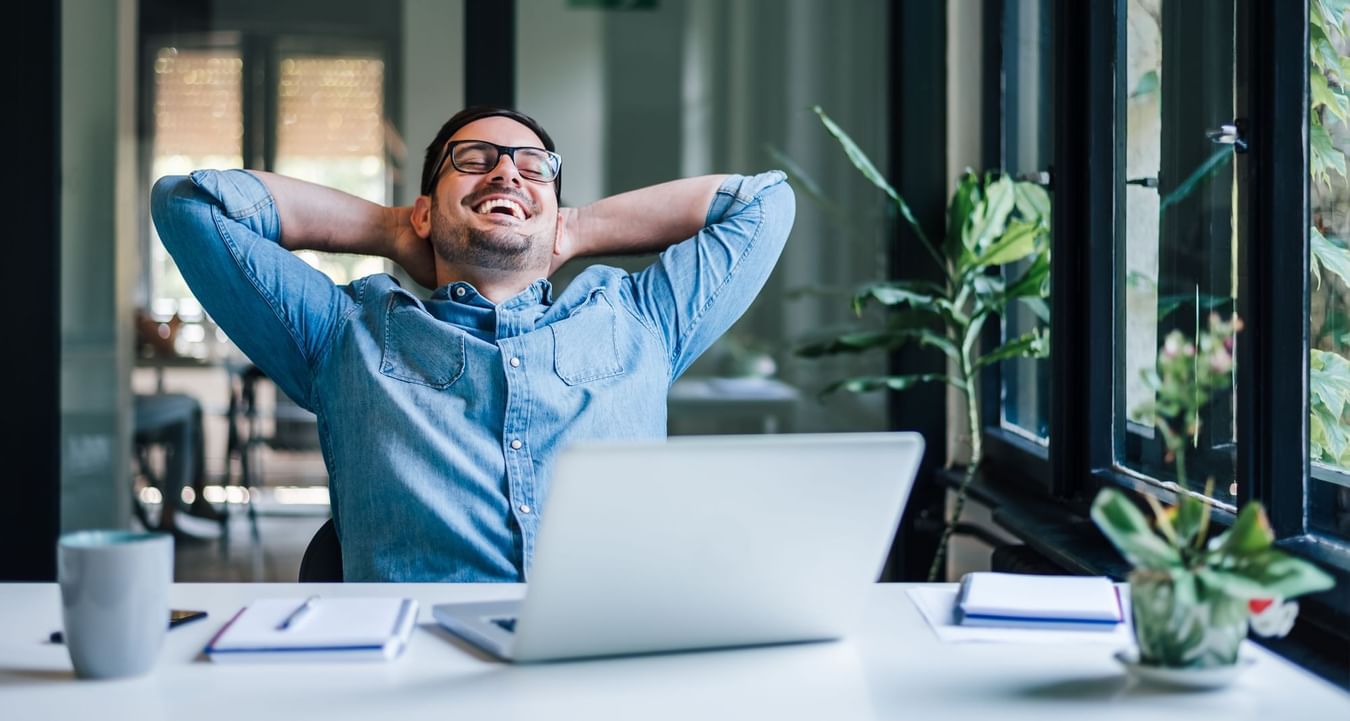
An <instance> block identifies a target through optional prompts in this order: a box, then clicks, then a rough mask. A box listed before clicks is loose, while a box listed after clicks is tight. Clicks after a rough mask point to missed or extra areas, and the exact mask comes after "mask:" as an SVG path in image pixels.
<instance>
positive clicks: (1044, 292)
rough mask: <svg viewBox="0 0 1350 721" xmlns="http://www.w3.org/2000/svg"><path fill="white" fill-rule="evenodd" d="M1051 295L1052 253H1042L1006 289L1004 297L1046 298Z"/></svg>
mask: <svg viewBox="0 0 1350 721" xmlns="http://www.w3.org/2000/svg"><path fill="white" fill-rule="evenodd" d="M1049 295H1050V254H1049V253H1048V252H1046V253H1041V254H1040V255H1037V256H1036V259H1035V260H1033V261H1032V262H1031V265H1029V266H1027V269H1026V272H1024V273H1022V277H1020V278H1018V279H1017V280H1015V281H1013V282H1012V284H1011V285H1009V286H1008V288H1007V290H1005V291H1004V297H1006V298H1008V299H1013V298H1046V297H1049Z"/></svg>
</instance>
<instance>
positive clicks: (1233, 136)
mask: <svg viewBox="0 0 1350 721" xmlns="http://www.w3.org/2000/svg"><path fill="white" fill-rule="evenodd" d="M1205 136H1206V137H1208V138H1209V141H1210V142H1211V143H1214V144H1215V145H1231V146H1233V152H1236V153H1244V152H1246V151H1247V139H1246V138H1245V137H1243V132H1242V121H1241V120H1234V121H1233V122H1231V123H1224V124H1223V125H1220V126H1219V127H1217V128H1211V129H1210V130H1207V131H1205Z"/></svg>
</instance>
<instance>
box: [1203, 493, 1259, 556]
mask: <svg viewBox="0 0 1350 721" xmlns="http://www.w3.org/2000/svg"><path fill="white" fill-rule="evenodd" d="M1274 542H1275V533H1274V532H1273V531H1271V530H1270V520H1269V519H1267V518H1266V509H1265V508H1264V507H1263V506H1262V505H1261V504H1260V502H1258V501H1250V502H1248V503H1247V505H1245V506H1243V507H1242V510H1241V511H1238V515H1237V520H1235V521H1233V526H1232V527H1231V528H1229V529H1228V530H1227V531H1226V532H1225V533H1224V534H1223V535H1221V536H1219V537H1218V538H1215V539H1214V541H1212V542H1211V544H1210V545H1211V550H1212V551H1213V552H1214V553H1216V554H1221V555H1226V556H1243V555H1247V554H1253V553H1257V552H1258V551H1264V550H1266V549H1267V548H1270V544H1271V543H1274Z"/></svg>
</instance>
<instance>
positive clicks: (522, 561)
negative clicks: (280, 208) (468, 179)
mask: <svg viewBox="0 0 1350 721" xmlns="http://www.w3.org/2000/svg"><path fill="white" fill-rule="evenodd" d="M794 202H795V201H794V199H793V194H792V191H791V189H790V188H789V186H788V185H787V183H786V182H784V176H783V174H782V173H779V172H768V173H764V174H761V175H756V176H752V177H739V176H733V177H731V178H729V179H728V180H726V181H725V182H724V183H723V184H722V185H721V187H720V188H719V189H718V191H717V193H716V195H715V196H714V199H713V202H712V204H711V207H709V209H708V214H707V219H706V223H705V227H704V228H703V229H702V230H701V231H699V233H698V234H697V235H695V236H694V237H692V238H689V239H688V240H685V241H683V242H681V243H678V244H676V245H673V246H671V247H670V248H668V249H666V250H665V251H664V252H663V253H661V254H660V256H659V257H658V258H657V260H656V261H655V262H654V263H653V264H652V265H651V266H649V267H648V268H646V269H645V270H642V271H641V272H638V273H629V272H626V271H623V270H620V269H617V268H612V267H606V266H601V265H593V266H591V267H590V268H587V269H586V270H585V271H583V272H582V273H581V275H580V276H578V277H577V279H576V280H575V281H573V282H572V283H571V284H569V285H568V286H567V288H566V290H565V291H564V292H562V293H560V294H559V295H558V297H557V298H554V297H553V294H552V288H551V286H550V285H549V282H548V281H547V280H545V279H540V280H538V281H535V282H534V283H533V284H532V285H530V286H529V287H528V288H526V289H525V290H523V291H521V292H520V293H518V294H517V295H516V296H514V297H512V298H511V299H509V300H507V301H505V302H503V303H500V304H493V303H492V302H491V301H489V300H488V299H487V298H485V297H483V296H482V295H480V294H479V293H478V291H477V290H475V289H474V287H473V286H472V285H471V284H469V283H465V282H454V283H449V284H447V285H444V286H442V287H440V288H438V289H437V290H436V291H435V293H434V294H433V295H432V296H431V298H430V299H427V300H422V299H420V298H419V297H418V296H417V295H414V294H413V293H411V292H409V291H407V290H405V289H403V288H402V287H400V286H399V283H398V281H397V280H395V279H394V278H392V277H391V276H388V275H384V274H380V275H373V276H369V277H366V278H362V279H360V280H357V281H354V282H352V283H351V284H350V285H344V286H338V285H335V284H334V283H333V282H332V281H330V280H329V279H328V277H327V276H325V275H323V274H322V273H320V272H319V271H318V270H316V269H314V268H312V267H310V266H309V265H308V264H306V263H305V262H304V261H303V260H301V259H300V258H298V257H296V256H295V255H293V254H292V253H291V252H289V251H287V250H286V249H285V248H283V247H282V246H281V245H280V244H279V241H280V238H281V227H280V220H279V216H278V213H277V209H276V205H275V204H274V202H273V199H272V197H271V195H270V193H269V192H268V190H267V188H266V186H265V185H263V183H262V182H261V181H259V180H258V179H257V178H256V177H255V176H253V175H251V174H250V173H248V172H245V171H241V170H228V171H212V170H203V171H196V172H194V173H192V174H191V175H190V176H188V177H183V176H170V177H165V178H162V179H160V180H159V181H158V182H157V183H155V187H154V190H153V192H152V197H151V206H152V207H151V211H152V215H153V218H154V221H155V225H156V227H157V228H158V230H159V235H160V238H161V239H162V241H163V242H164V246H165V247H166V248H167V249H168V251H169V253H170V254H171V255H172V256H173V258H174V260H175V261H176V262H177V264H178V268H179V270H181V271H182V274H183V277H184V278H185V279H186V280H187V282H188V285H189V286H190V287H191V288H192V290H193V292H194V293H195V294H196V296H197V298H198V300H200V301H201V303H202V305H203V306H204V307H205V308H206V310H207V311H208V312H209V313H210V314H211V317H212V318H213V319H214V320H215V321H216V323H218V324H219V325H220V327H221V328H222V329H223V330H224V331H225V332H226V333H227V334H228V335H229V337H230V338H231V339H232V340H234V342H235V343H236V344H237V345H238V346H239V347H240V348H241V349H242V350H243V351H244V352H245V353H246V354H247V355H248V356H249V358H250V359H252V360H253V362H254V363H255V364H257V365H258V367H259V368H261V369H262V370H263V371H264V372H265V373H267V375H268V376H269V377H270V378H271V379H272V380H273V381H274V382H275V383H276V384H277V386H278V387H279V388H280V389H281V390H283V391H285V393H286V394H287V395H289V396H290V397H291V398H292V399H294V400H295V401H296V403H298V404H300V405H301V406H303V407H305V408H308V409H309V410H311V411H313V412H314V413H315V414H316V415H317V416H318V432H319V439H320V444H321V448H322V452H323V458H324V462H325V464H326V465H327V468H328V473H329V483H330V494H331V498H332V504H333V506H332V510H333V518H334V522H335V524H336V527H337V532H338V538H339V539H340V541H341V544H342V562H343V574H344V577H345V578H346V580H349V581H456V582H492V581H506V582H518V581H523V580H525V579H526V574H527V571H528V569H529V567H530V561H531V559H532V558H533V556H534V549H535V539H536V534H537V532H538V529H539V523H540V513H541V512H544V510H545V509H546V508H547V499H548V489H549V477H550V470H551V468H552V466H553V461H554V458H555V457H556V456H557V454H558V451H559V450H561V449H562V448H564V447H566V446H567V445H568V444H570V443H573V442H575V441H579V440H591V439H626V438H633V439H656V438H663V437H664V436H665V433H666V394H667V391H668V390H669V388H670V385H671V383H673V382H674V381H675V379H676V378H678V377H679V376H680V374H681V373H683V372H684V371H685V369H687V368H688V367H689V365H690V363H692V362H693V361H694V359H695V358H697V357H698V356H699V354H701V353H702V352H703V351H704V350H706V349H707V348H708V346H709V345H711V344H712V343H713V341H714V340H716V339H717V338H718V336H720V335H721V334H722V333H723V332H724V331H725V330H726V329H727V328H728V327H730V326H731V324H732V323H733V322H734V321H735V320H736V319H737V318H739V317H740V316H741V314H742V313H743V312H744V311H745V309H746V308H747V307H748V306H749V305H750V302H751V301H752V300H754V298H755V295H756V294H757V293H758V292H759V290H760V288H761V287H763V285H764V282H765V280H766V279H767V278H768V276H769V272H770V271H771V270H772V269H773V266H774V263H775V262H776V261H777V259H778V256H779V254H780V252H781V251H782V248H783V244H784V242H785V241H786V239H787V235H788V231H789V230H790V229H791V227H792V220H793V215H794V210H795V206H794ZM629 512H632V513H641V512H642V509H640V508H634V509H631V510H630V511H629ZM615 542H616V543H622V542H623V539H617V538H616V539H615Z"/></svg>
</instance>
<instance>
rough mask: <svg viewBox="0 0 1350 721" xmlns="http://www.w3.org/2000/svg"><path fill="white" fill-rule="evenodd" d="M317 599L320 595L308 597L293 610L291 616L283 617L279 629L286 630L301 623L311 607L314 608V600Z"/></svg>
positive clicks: (278, 625)
mask: <svg viewBox="0 0 1350 721" xmlns="http://www.w3.org/2000/svg"><path fill="white" fill-rule="evenodd" d="M317 600H319V597H318V596H310V597H309V598H306V599H305V602H304V603H302V604H300V605H299V606H298V607H297V608H296V609H295V610H294V611H291V613H290V615H289V616H287V617H286V618H284V619H282V620H281V623H279V624H277V630H278V631H285V630H286V629H288V628H290V627H291V626H294V625H295V624H297V623H299V622H300V619H302V618H304V617H305V615H306V614H308V613H309V610H310V609H311V608H314V602H315V601H317Z"/></svg>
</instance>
